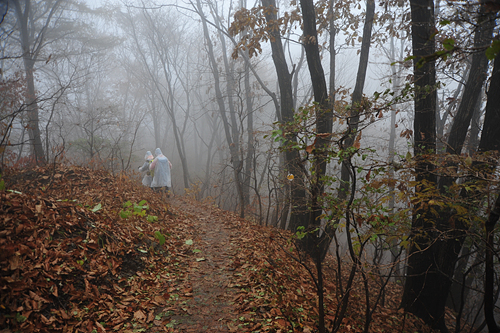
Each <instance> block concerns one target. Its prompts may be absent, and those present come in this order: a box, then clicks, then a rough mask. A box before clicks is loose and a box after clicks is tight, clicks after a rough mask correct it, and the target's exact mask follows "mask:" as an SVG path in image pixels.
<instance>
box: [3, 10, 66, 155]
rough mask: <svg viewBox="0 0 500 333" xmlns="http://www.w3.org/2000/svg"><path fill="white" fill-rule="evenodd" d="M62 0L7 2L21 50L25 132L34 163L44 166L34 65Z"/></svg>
mask: <svg viewBox="0 0 500 333" xmlns="http://www.w3.org/2000/svg"><path fill="white" fill-rule="evenodd" d="M61 2H62V0H49V1H38V2H37V1H31V0H9V3H11V4H12V5H13V7H14V11H15V15H16V18H17V27H18V29H19V43H20V46H21V50H22V58H23V63H24V70H25V74H26V82H27V84H26V95H25V100H26V104H27V105H28V108H27V114H28V133H29V138H30V142H31V148H32V153H33V157H34V159H35V162H36V163H37V164H44V163H45V162H46V156H45V152H44V149H43V145H42V138H41V133H40V125H39V122H40V117H39V108H38V101H37V96H36V88H35V78H34V73H35V64H36V62H37V61H39V58H40V56H41V54H42V51H43V49H44V47H45V45H46V44H47V42H48V40H47V37H48V36H49V35H50V30H51V29H53V26H54V23H57V21H58V18H59V17H60V16H59V14H60V13H61V11H63V10H64V9H63V8H62V6H61Z"/></svg>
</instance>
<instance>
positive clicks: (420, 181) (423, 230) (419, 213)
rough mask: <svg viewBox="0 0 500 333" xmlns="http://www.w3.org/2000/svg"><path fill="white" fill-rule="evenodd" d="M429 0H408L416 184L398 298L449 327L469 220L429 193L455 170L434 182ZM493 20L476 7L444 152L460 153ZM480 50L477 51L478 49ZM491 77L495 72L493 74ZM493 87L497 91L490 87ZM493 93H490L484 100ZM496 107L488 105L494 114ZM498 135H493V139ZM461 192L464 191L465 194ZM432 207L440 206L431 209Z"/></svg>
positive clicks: (452, 179) (483, 69) (446, 182)
mask: <svg viewBox="0 0 500 333" xmlns="http://www.w3.org/2000/svg"><path fill="white" fill-rule="evenodd" d="M433 8H434V7H433V3H432V1H411V11H412V24H413V28H412V38H413V41H412V42H413V55H414V59H413V61H414V80H415V121H414V137H415V140H414V155H415V162H416V166H415V178H416V183H417V186H416V188H415V192H416V198H420V199H421V200H417V201H416V202H415V203H414V213H413V221H412V237H413V242H412V245H411V247H410V250H409V257H408V271H407V277H406V283H405V288H404V293H403V298H402V306H403V307H404V308H405V309H406V310H407V311H409V312H412V313H414V314H416V315H417V316H419V317H421V318H422V319H424V321H426V322H427V323H428V324H430V325H431V326H433V327H435V328H438V329H440V330H441V331H443V332H447V331H448V329H447V327H446V325H445V322H444V311H445V305H446V298H447V296H448V293H449V290H450V286H451V281H452V276H453V273H454V270H455V264H456V262H457V258H458V255H459V253H460V250H461V248H462V245H463V243H464V240H465V236H466V230H467V228H468V226H467V225H466V224H464V223H463V221H461V220H460V219H458V220H457V219H453V218H452V217H453V214H455V213H454V212H453V210H454V209H453V208H451V207H445V208H443V207H433V204H432V202H430V201H429V200H430V199H431V198H430V196H429V195H426V194H424V193H425V192H427V193H438V190H439V193H441V195H447V188H449V186H451V185H452V184H453V183H454V182H455V181H456V178H457V176H456V175H453V174H452V175H450V174H443V175H441V176H440V180H439V184H438V183H437V176H436V174H437V171H438V170H436V169H435V168H434V166H433V165H432V162H431V160H432V159H433V158H434V157H433V155H434V154H435V153H436V149H435V147H436V146H435V138H436V136H435V133H436V128H435V125H434V124H435V123H434V122H433V120H435V119H436V104H435V103H436V81H435V80H436V74H435V67H434V60H435V58H436V53H435V46H434V40H433V36H434V34H435V27H434V22H433V15H434V13H433V12H432V10H433ZM492 22H493V20H492V19H491V16H490V15H487V14H485V11H484V8H482V9H481V10H479V15H478V24H477V27H478V28H477V30H476V32H475V35H474V48H475V49H476V52H477V53H476V54H474V55H473V60H472V65H471V74H470V75H469V78H468V80H467V83H466V85H465V89H464V97H463V99H462V102H461V105H460V107H459V109H458V112H457V115H456V116H455V119H454V123H453V126H452V128H451V133H450V136H449V139H448V142H447V152H448V154H452V155H459V154H460V153H461V151H462V148H463V145H464V141H465V137H466V134H467V129H468V127H469V124H470V121H471V118H472V113H473V110H474V108H475V106H476V104H477V100H478V98H480V95H481V89H482V86H483V84H484V81H485V79H486V73H487V65H488V61H487V59H486V56H485V54H484V50H485V49H486V47H487V46H488V45H489V43H490V41H491V33H492V29H493V28H492ZM478 50H479V52H478ZM492 79H493V77H492ZM490 90H491V91H496V90H495V89H494V88H493V89H492V87H490ZM490 97H491V98H495V96H494V93H493V94H490V93H489V94H488V104H490V103H491V101H490ZM495 113H498V112H497V111H496V110H491V109H490V111H489V114H488V115H487V116H488V117H490V116H491V117H493V118H492V121H491V123H494V121H493V119H494V116H493V115H494V114H495ZM491 123H486V120H485V125H484V129H483V133H482V142H486V141H490V140H486V139H485V140H486V141H483V137H486V136H487V135H488V128H491V127H489V126H491ZM495 141H497V140H495V139H493V140H491V142H495ZM479 150H480V151H490V150H494V148H493V147H482V146H481V144H480V147H479ZM464 196H465V194H464ZM432 211H434V212H436V211H437V212H439V213H437V214H433V213H432Z"/></svg>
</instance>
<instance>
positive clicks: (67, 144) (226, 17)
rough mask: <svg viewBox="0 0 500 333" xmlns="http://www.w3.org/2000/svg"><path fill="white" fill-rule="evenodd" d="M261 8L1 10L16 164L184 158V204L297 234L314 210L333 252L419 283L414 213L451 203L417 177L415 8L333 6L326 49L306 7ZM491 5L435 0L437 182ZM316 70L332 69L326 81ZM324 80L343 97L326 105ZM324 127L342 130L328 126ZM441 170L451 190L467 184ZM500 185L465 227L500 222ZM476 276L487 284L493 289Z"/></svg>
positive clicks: (5, 5)
mask: <svg viewBox="0 0 500 333" xmlns="http://www.w3.org/2000/svg"><path fill="white" fill-rule="evenodd" d="M261 3H262V4H266V3H270V4H272V3H273V1H270V0H265V1H255V2H247V1H246V0H238V1H229V0H228V1H215V0H204V1H201V0H184V1H182V0H178V1H149V0H143V1H131V0H123V1H112V0H109V1H98V0H87V1H76V0H65V1H60V0H46V1H34V0H33V1H29V0H26V1H21V0H8V1H5V0H4V1H0V12H1V14H2V16H1V25H0V27H1V37H0V50H1V55H0V59H1V61H0V70H1V71H0V80H1V89H0V94H1V100H0V113H1V122H0V126H1V127H0V130H1V133H2V141H1V143H0V149H1V151H0V152H1V157H2V160H1V167H2V170H4V169H8V168H17V169H24V168H30V167H32V166H33V165H41V164H47V163H63V164H67V165H72V164H76V165H82V166H86V167H89V168H104V169H106V170H109V172H111V173H113V174H120V173H122V172H123V173H126V174H127V175H130V176H131V177H135V178H137V184H138V186H141V177H142V174H141V173H140V172H139V171H138V167H140V166H141V165H143V163H144V156H145V153H146V151H151V152H154V151H155V149H156V148H160V149H161V150H162V152H163V153H164V155H166V157H167V158H168V159H169V160H170V162H171V163H172V170H171V173H172V188H171V189H170V190H171V192H172V193H173V194H174V195H187V196H190V197H192V198H195V199H197V200H200V201H205V202H207V203H209V204H213V205H216V206H218V207H220V208H222V209H226V210H230V211H234V212H237V213H238V214H239V216H241V217H244V218H247V219H248V220H249V221H252V222H256V223H259V224H263V225H271V226H275V227H278V228H281V229H286V228H289V229H292V231H294V232H296V231H297V230H299V231H300V229H298V228H297V226H298V225H297V224H294V223H296V221H297V220H294V218H295V217H296V216H302V218H303V221H305V220H307V221H309V222H307V223H312V225H314V226H315V227H316V226H317V228H315V229H314V228H313V231H311V233H315V236H316V237H317V239H320V238H321V237H323V236H322V235H326V234H328V227H327V226H328V223H332V224H334V227H333V229H334V232H333V233H332V234H329V236H331V237H330V238H329V239H328V242H331V244H332V252H333V253H336V254H339V257H340V256H342V257H344V256H345V257H348V256H350V259H349V260H353V261H354V262H355V261H356V260H357V259H355V258H354V257H355V254H356V255H359V257H360V258H362V259H363V262H367V263H370V264H374V265H375V266H377V265H386V264H394V266H390V267H389V268H383V269H380V266H377V272H378V273H377V274H379V273H380V272H385V273H384V274H387V275H388V276H389V277H388V278H391V279H393V280H394V281H401V280H404V278H405V273H404V270H403V269H401V267H402V266H403V261H404V260H405V259H406V256H407V253H406V251H407V250H408V249H409V245H408V244H410V242H409V241H408V239H409V237H410V235H414V234H412V232H415V230H414V229H412V228H413V227H414V225H413V223H414V222H415V220H416V219H419V218H420V215H419V214H416V213H415V211H412V209H414V208H415V205H417V206H418V205H420V204H421V202H424V203H425V205H427V204H428V206H425V205H424V207H431V206H432V204H431V202H434V203H436V202H438V204H436V205H438V206H439V205H440V207H441V208H443V206H445V205H447V204H449V201H445V200H444V199H443V201H439V200H441V198H440V197H439V199H438V195H437V194H429V193H430V191H429V193H424V194H422V193H420V192H419V191H420V189H421V187H419V186H420V185H422V184H420V183H418V184H417V183H416V180H418V177H416V176H415V174H416V170H417V169H418V163H421V162H419V161H418V160H417V158H416V156H415V155H416V153H415V152H416V151H418V149H420V148H421V147H417V145H416V144H414V141H415V140H417V139H422V140H424V141H425V138H422V137H423V136H424V135H423V134H422V133H423V132H421V133H413V131H414V122H415V124H417V123H418V122H417V120H416V112H415V103H418V102H419V99H418V97H417V98H414V97H415V96H418V94H420V93H421V92H419V91H418V90H417V88H416V86H417V85H418V80H415V77H414V70H415V71H418V69H419V67H418V66H417V65H415V67H414V66H413V63H412V60H413V61H416V60H415V59H416V58H415V57H413V56H412V55H413V49H412V40H411V36H412V35H411V31H412V29H411V17H410V6H409V3H407V2H405V1H394V2H391V1H387V2H380V3H379V2H377V3H376V7H375V12H374V13H373V11H372V14H373V15H374V18H373V19H367V17H369V16H368V15H369V14H367V11H368V10H367V8H368V3H372V2H370V1H368V2H367V3H365V2H359V1H343V2H339V1H337V2H335V1H317V2H315V6H316V8H315V10H316V12H315V14H316V17H315V20H316V29H317V32H318V36H317V38H316V37H314V36H313V37H314V38H313V37H312V35H308V36H304V33H303V29H305V26H304V24H305V23H304V20H303V16H301V15H302V13H301V12H300V6H299V4H296V3H295V2H294V1H278V4H277V7H278V9H277V10H276V11H272V10H263V8H262V7H259V6H260V5H261ZM474 6H476V5H475V4H464V3H458V2H457V3H446V4H445V3H442V2H440V1H435V13H436V14H435V23H436V24H435V25H436V27H435V30H436V32H435V33H434V35H433V36H432V37H430V39H432V40H434V38H435V39H436V50H437V52H435V53H433V54H431V55H430V56H429V57H432V59H431V61H429V62H431V63H433V64H434V65H435V68H436V74H435V75H434V77H435V79H436V84H434V85H432V86H426V87H425V89H427V90H428V91H427V93H428V95H430V94H431V93H432V94H434V93H435V94H436V98H435V100H434V99H433V102H435V104H436V107H435V121H436V126H435V131H434V132H435V133H433V135H434V134H435V140H434V142H433V143H432V144H433V145H434V144H435V145H436V148H435V149H434V148H432V149H434V150H432V149H431V150H432V152H433V154H431V155H432V158H431V157H429V156H425V159H428V160H431V159H432V163H434V165H433V166H432V168H429V169H426V170H427V171H428V170H431V169H432V170H434V169H433V168H434V167H436V168H439V167H441V166H446V163H448V162H446V163H445V158H443V157H439V156H442V155H439V154H442V153H444V152H445V151H447V150H449V148H450V144H449V142H448V141H447V140H448V139H449V137H450V131H451V128H452V125H453V124H454V118H455V117H456V115H457V113H458V108H459V106H460V105H461V103H462V101H461V96H462V95H461V94H462V93H463V91H464V90H466V81H467V80H469V71H472V70H473V69H471V67H472V65H471V64H472V63H473V61H474V60H473V59H474V56H475V55H477V54H483V53H480V52H485V50H487V51H490V53H491V54H493V56H490V57H489V59H490V60H491V59H493V58H494V57H495V56H496V54H497V53H498V47H497V49H496V50H497V51H495V49H494V48H493V47H492V46H494V45H496V46H498V44H495V43H494V42H492V37H491V36H493V35H497V34H498V31H497V30H498V29H497V27H496V25H495V23H496V21H495V20H496V17H495V18H492V19H491V20H490V22H492V25H493V27H491V33H490V36H489V37H488V38H489V39H487V44H486V45H480V47H477V45H476V42H477V43H479V42H478V41H477V40H474V39H473V38H472V36H473V35H474V34H475V33H479V32H478V31H479V30H477V31H476V28H477V26H479V25H481V24H482V23H481V22H482V21H480V19H479V17H481V16H480V15H478V13H479V9H477V8H476V7H474ZM271 7H272V6H271ZM430 8H432V6H430ZM493 12H494V11H493ZM274 14H276V18H275V19H273V17H272V15H274ZM304 16H305V15H304ZM476 16H477V17H476ZM476 19H477V22H480V23H478V24H476ZM368 27H369V28H368ZM478 36H479V35H478ZM311 38H312V39H313V40H312V41H311ZM414 39H415V38H414ZM478 40H479V39H478ZM363 41H364V42H363ZM497 42H498V41H497ZM311 44H313V45H315V46H317V47H316V49H317V50H318V51H319V56H320V57H321V60H320V63H321V66H316V67H315V68H311V67H309V66H308V65H310V64H311V63H313V61H312V60H311V59H310V58H309V57H310V55H311V54H312V52H309V53H307V55H306V46H308V45H311ZM490 44H491V45H492V46H491V47H490ZM316 49H315V50H316ZM478 50H479V51H478ZM494 52H496V53H494ZM280 56H281V58H280ZM414 58H415V59H414ZM484 63H485V65H484V68H482V69H481V68H480V70H477V71H476V72H474V73H473V74H471V77H473V78H474V77H476V76H477V77H478V78H479V77H483V76H484V78H483V79H482V81H481V82H479V84H480V86H481V87H483V88H482V92H481V93H476V94H475V95H474V98H475V99H474V100H475V101H476V100H477V101H476V102H475V105H474V106H471V107H470V108H469V109H470V110H472V109H474V116H473V117H472V112H471V117H472V121H470V120H469V122H470V123H471V125H470V127H468V128H465V130H464V138H465V139H464V140H463V142H462V143H461V145H459V146H460V147H459V148H460V149H458V151H454V152H452V153H453V154H455V155H453V156H455V157H454V158H455V160H454V161H455V162H454V163H457V164H456V165H461V167H460V168H458V167H456V165H455V167H456V168H455V169H453V170H455V172H456V174H453V175H452V177H454V178H453V179H454V180H453V181H452V185H453V186H455V185H456V186H461V184H464V183H465V182H466V181H468V180H470V178H467V177H472V176H471V174H469V173H468V172H469V170H468V167H469V166H470V165H472V160H470V158H471V156H473V155H474V154H475V153H476V151H477V150H478V146H479V139H480V137H481V129H482V127H483V126H484V124H483V122H484V114H485V109H486V105H487V98H486V93H485V92H486V90H487V89H488V87H489V86H488V84H489V83H488V82H490V81H491V77H490V74H491V71H492V68H491V67H492V66H491V64H490V63H489V62H488V59H486V57H484ZM425 64H426V63H425ZM425 64H424V65H425ZM316 65H317V64H316ZM311 66H312V65H311ZM422 66H423V65H422ZM318 67H322V68H320V69H318ZM365 69H366V70H365ZM314 70H317V72H316V73H323V74H321V75H317V76H316V77H314V78H311V77H312V75H313V73H314ZM488 78H489V79H488ZM488 80H490V81H488ZM321 84H323V85H325V84H326V87H327V88H326V87H325V90H327V95H328V96H327V98H324V97H325V96H326V94H324V95H325V96H323V95H321V94H318V93H317V92H318V91H319V88H318V86H319V85H321ZM322 87H323V86H322ZM288 92H290V93H289V94H288ZM287 94H288V95H287ZM428 95H425V96H423V97H422V99H424V98H427V96H428ZM493 95H494V94H491V95H490V96H493ZM471 100H472V99H471ZM466 102H467V101H466ZM431 104H432V103H431ZM464 105H465V104H464ZM325 114H327V115H328V116H325ZM327 118H328V119H327ZM325 119H326V120H325ZM329 122H331V123H332V124H330V123H329ZM430 123H432V121H431V122H429V126H431V124H430ZM324 124H327V126H329V127H330V128H328V129H327V130H326V131H323V132H322V130H320V128H321V126H323V125H324ZM424 125H425V126H426V125H427V124H424ZM425 126H424V127H425ZM432 126H434V124H432ZM425 128H427V127H425ZM417 132H418V131H417ZM451 134H453V133H451ZM321 144H323V145H321ZM424 148H425V147H424ZM424 148H422V149H424ZM434 153H435V154H434ZM434 155H436V156H438V157H434ZM433 158H435V159H433ZM440 158H442V160H440ZM291 162H293V163H291ZM429 163H431V162H429ZM460 163H461V164H460ZM464 165H465V167H464ZM323 166H324V167H323ZM496 167H497V166H496V165H494V166H492V167H491V170H495V168H496ZM433 172H434V171H432V172H430V171H429V172H428V174H433ZM440 172H442V173H441V174H439V177H441V180H442V179H443V178H446V177H450V176H449V174H446V172H447V171H442V170H441V171H440ZM436 174H438V173H437V172H436ZM318 175H319V176H318ZM433 175H434V174H433ZM436 177H437V176H436ZM441 180H440V181H441ZM436 182H437V181H436ZM424 183H425V182H424ZM318 184H320V185H319V186H318ZM489 184H492V185H491V187H488V190H485V192H481V193H482V195H484V197H483V198H482V201H479V202H480V204H477V207H474V208H477V210H475V211H474V212H473V211H472V209H471V210H469V208H467V209H465V208H464V209H463V210H464V211H467V212H466V213H464V214H466V217H464V216H461V217H460V218H461V219H463V220H467V221H468V223H470V225H471V226H474V228H473V227H471V228H470V229H467V230H468V232H469V231H471V230H473V229H475V226H476V225H482V224H481V223H483V222H484V221H483V220H485V219H486V218H487V214H489V211H490V208H491V205H492V202H493V200H492V199H491V198H492V197H491V195H490V194H491V193H490V192H487V191H492V189H495V188H497V187H498V174H496V175H495V174H494V172H493V171H492V172H491V178H489ZM474 186H475V185H474ZM488 186H490V185H488ZM450 188H451V185H449V186H448V187H443V189H446V191H448V190H449V189H450ZM473 188H474V189H476V187H473ZM465 189H466V190H467V191H468V192H471V191H472V190H471V189H470V188H469V189H467V188H465ZM463 191H465V190H464V189H463V188H462V193H463ZM423 192H425V191H423ZM437 192H439V191H437ZM444 192H445V191H444V190H443V191H442V193H444ZM459 192H460V191H459V190H457V193H459ZM297 193H299V194H300V195H298V194H297ZM442 193H441V194H442ZM485 193H486V194H485ZM448 194H449V193H448ZM448 194H447V195H448ZM429 195H436V197H429ZM458 197H459V196H458V195H457V196H455V197H453V199H450V202H451V200H457V201H458V200H460V198H458ZM294 198H302V199H303V202H299V201H293V200H294ZM422 198H423V199H422ZM430 198H432V199H430ZM419 200H421V201H419ZM304 201H307V202H306V203H304ZM416 202H417V203H416ZM453 202H455V203H456V201H453ZM318 203H319V204H318ZM316 204H317V205H319V206H315V205H316ZM450 205H451V204H450ZM459 205H462V203H459ZM474 205H476V204H474ZM297 207H299V208H301V209H302V210H300V209H299V208H297ZM318 207H319V208H318ZM447 207H448V206H447ZM450 207H452V209H453V210H456V211H461V210H460V209H458V208H457V206H450ZM460 207H462V206H460ZM467 207H469V206H467ZM429 209H430V208H429ZM433 209H434V208H433ZM450 209H451V208H450ZM311 212H312V213H311ZM309 214H310V215H309ZM314 214H317V215H314ZM438 215H439V214H438V213H435V214H434V215H433V216H434V217H433V218H436V219H439V218H438V217H439V216H438ZM309 216H312V217H311V218H310V217H309ZM436 216H437V217H436ZM307 223H306V225H308V226H309V227H310V226H311V224H307ZM332 224H330V225H332ZM301 226H302V225H301ZM320 227H321V228H320ZM477 229H478V230H479V231H478V232H482V229H481V228H477ZM410 230H411V231H410ZM335 231H337V233H335ZM441 231H442V230H441ZM299 235H300V232H299V233H297V234H296V235H295V237H299ZM334 236H336V237H337V238H336V239H335V240H334V241H332V238H333V237H334ZM453 237H454V236H452V237H451V238H453ZM464 237H465V236H464ZM469 237H471V238H470V239H473V238H474V237H472V236H469ZM481 237H482V236H478V238H479V239H481ZM351 240H353V242H354V245H353V243H351ZM328 244H330V243H328ZM361 244H363V245H361ZM365 245H366V248H364V246H365ZM462 245H463V243H462ZM462 245H461V246H462ZM356 246H358V247H356ZM476 247H477V249H479V250H478V251H479V253H481V251H484V248H483V247H484V244H483V243H482V241H478V243H477V244H475V245H470V247H468V248H467V249H465V248H464V250H462V251H465V252H466V250H467V251H470V253H473V254H472V255H469V254H467V258H466V259H465V261H464V262H465V263H462V264H463V266H464V267H470V265H471V262H472V261H473V260H474V262H475V261H477V258H478V256H477V254H476V253H477V252H474V251H476V250H475V249H476ZM360 249H361V250H360ZM363 249H364V251H365V252H363ZM471 249H472V250H471ZM358 250H359V252H356V251H358ZM395 250H397V251H395ZM456 256H457V257H458V253H456ZM455 259H457V258H455ZM457 261H458V259H457ZM400 263H401V265H399V264H400ZM396 264H398V265H396ZM467 265H468V266H467ZM396 266H397V268H396V269H395V267H396ZM475 273H477V272H474V274H475ZM380 274H381V276H382V275H383V274H382V273H380ZM426 274H427V273H426ZM478 274H479V273H478ZM452 275H453V274H452ZM384 278H385V277H384ZM451 278H452V276H449V279H450V280H451ZM472 280H474V283H472V282H470V284H469V285H470V286H473V287H471V289H472V288H476V289H480V288H482V282H478V281H480V280H479V279H472ZM464 281H465V280H464ZM477 295H481V294H480V293H478V294H474V297H471V299H472V298H474V300H476V298H477V299H478V300H479V299H480V297H479V296H477ZM476 296H477V297H476ZM469 308H470V309H474V310H476V305H473V304H469ZM480 317H481V316H478V317H477V318H480Z"/></svg>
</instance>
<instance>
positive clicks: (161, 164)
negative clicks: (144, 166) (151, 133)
mask: <svg viewBox="0 0 500 333" xmlns="http://www.w3.org/2000/svg"><path fill="white" fill-rule="evenodd" d="M155 156H156V157H155V158H154V160H153V162H151V164H150V165H149V170H151V171H153V172H154V175H153V181H152V182H151V188H152V189H153V190H155V191H165V192H167V191H168V190H169V189H170V188H171V187H172V179H171V177H170V169H172V163H170V161H169V160H168V158H167V157H165V155H163V154H162V152H161V150H160V148H156V150H155Z"/></svg>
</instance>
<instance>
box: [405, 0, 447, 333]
mask: <svg viewBox="0 0 500 333" xmlns="http://www.w3.org/2000/svg"><path fill="white" fill-rule="evenodd" d="M410 6H411V21H412V48H413V57H414V59H413V72H414V89H415V97H414V105H415V117H414V125H413V135H414V147H413V151H414V158H415V163H416V164H415V180H416V182H417V184H418V185H417V186H416V188H415V192H416V193H419V192H421V191H423V190H424V187H432V186H435V184H436V175H435V174H434V173H433V172H432V170H433V169H434V167H433V165H432V163H431V162H430V161H428V160H427V159H426V158H425V157H426V155H427V154H431V155H432V154H435V151H436V115H435V114H436V99H437V96H436V70H435V63H434V62H433V61H425V57H428V56H429V55H432V54H434V53H435V40H434V30H435V26H434V1H433V0H411V1H410ZM427 204H428V203H427ZM432 227H433V223H432V216H431V214H430V212H429V211H425V210H422V207H420V206H418V205H415V207H414V213H413V220H412V237H413V243H412V245H411V248H410V250H409V257H408V270H407V277H406V282H405V288H404V293H403V298H402V301H401V302H402V306H403V307H404V308H405V309H406V310H407V311H409V312H411V313H414V314H415V315H417V316H419V317H420V318H423V319H424V320H425V321H426V322H427V323H430V324H432V326H434V327H438V328H441V329H445V328H446V325H445V323H444V312H443V311H442V305H441V304H440V302H441V300H437V299H436V298H435V295H436V294H437V293H439V288H440V286H439V284H437V283H430V282H431V281H432V280H433V279H436V278H438V275H439V272H438V268H437V267H436V265H435V263H434V260H433V257H432V251H430V250H427V251H425V250H424V249H429V248H430V247H432V246H435V243H434V239H433V237H432V235H431V234H429V233H428V232H425V231H426V230H427V231H429V230H431V229H432ZM424 287H427V288H424ZM431 287H432V288H431ZM423 291H424V292H423Z"/></svg>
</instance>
